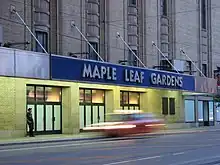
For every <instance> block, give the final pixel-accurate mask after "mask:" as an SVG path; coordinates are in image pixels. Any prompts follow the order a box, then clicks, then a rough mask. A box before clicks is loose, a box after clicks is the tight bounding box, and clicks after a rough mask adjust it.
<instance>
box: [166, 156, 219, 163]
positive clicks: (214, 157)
mask: <svg viewBox="0 0 220 165" xmlns="http://www.w3.org/2000/svg"><path fill="white" fill-rule="evenodd" d="M216 158H220V156H211V157H206V158H201V159H193V160H189V161H183V162H179V163H174V164H170V165H189V164H190V165H191V164H194V163H199V162H202V161H206V160H212V159H216Z"/></svg>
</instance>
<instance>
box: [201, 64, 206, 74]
mask: <svg viewBox="0 0 220 165" xmlns="http://www.w3.org/2000/svg"><path fill="white" fill-rule="evenodd" d="M202 73H203V74H204V75H205V76H207V64H202Z"/></svg>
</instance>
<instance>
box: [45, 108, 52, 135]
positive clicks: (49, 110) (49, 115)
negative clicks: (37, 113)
mask: <svg viewBox="0 0 220 165" xmlns="http://www.w3.org/2000/svg"><path fill="white" fill-rule="evenodd" d="M45 111H46V113H45V114H46V116H45V117H46V121H45V122H46V131H52V130H53V105H46V108H45Z"/></svg>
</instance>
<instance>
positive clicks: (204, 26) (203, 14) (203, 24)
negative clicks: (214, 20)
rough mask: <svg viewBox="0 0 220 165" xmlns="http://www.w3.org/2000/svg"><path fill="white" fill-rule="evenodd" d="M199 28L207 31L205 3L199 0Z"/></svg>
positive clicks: (204, 0) (203, 0)
mask: <svg viewBox="0 0 220 165" xmlns="http://www.w3.org/2000/svg"><path fill="white" fill-rule="evenodd" d="M200 13H201V27H202V29H204V30H206V29H207V1H206V0H201V10H200Z"/></svg>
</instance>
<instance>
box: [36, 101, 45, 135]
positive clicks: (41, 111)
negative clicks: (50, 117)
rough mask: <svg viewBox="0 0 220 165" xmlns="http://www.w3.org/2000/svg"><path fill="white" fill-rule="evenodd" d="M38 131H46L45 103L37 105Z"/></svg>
mask: <svg viewBox="0 0 220 165" xmlns="http://www.w3.org/2000/svg"><path fill="white" fill-rule="evenodd" d="M36 115H37V116H36V127H37V128H36V131H44V105H37V109H36Z"/></svg>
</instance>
